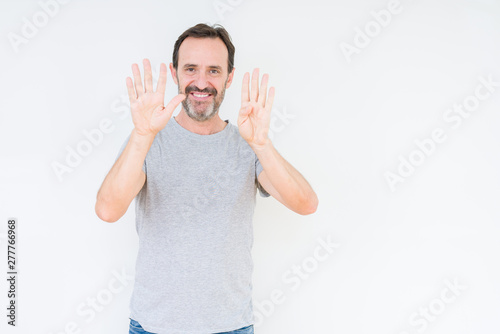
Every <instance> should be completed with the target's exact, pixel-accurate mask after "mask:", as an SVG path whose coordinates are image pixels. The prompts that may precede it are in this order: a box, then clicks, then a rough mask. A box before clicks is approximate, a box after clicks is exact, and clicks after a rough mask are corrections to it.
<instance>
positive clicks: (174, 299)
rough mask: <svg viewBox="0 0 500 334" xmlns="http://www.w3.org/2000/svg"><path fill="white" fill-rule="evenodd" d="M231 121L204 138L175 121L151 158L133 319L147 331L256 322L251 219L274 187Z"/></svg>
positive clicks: (203, 333) (162, 333) (139, 203)
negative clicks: (263, 181) (265, 184)
mask: <svg viewBox="0 0 500 334" xmlns="http://www.w3.org/2000/svg"><path fill="white" fill-rule="evenodd" d="M226 122H227V123H228V124H227V125H226V127H225V128H224V129H223V130H222V131H220V132H217V133H215V134H211V135H199V134H196V133H193V132H191V131H189V130H186V129H184V128H183V127H182V126H181V125H179V124H178V123H177V121H176V120H175V119H174V118H172V119H170V120H169V122H168V123H167V125H166V127H165V128H164V129H163V130H161V131H160V132H159V133H158V134H157V135H156V137H155V139H154V141H153V144H152V146H151V148H150V150H149V152H148V154H147V156H146V159H145V161H144V164H143V170H144V172H145V173H146V183H145V184H144V186H143V188H142V189H141V190H140V192H139V194H138V195H137V197H136V207H135V208H136V230H137V234H138V235H139V251H138V255H137V262H136V276H135V282H134V288H133V293H132V298H131V301H130V311H131V313H130V318H132V319H134V320H136V321H138V322H139V323H140V324H141V325H142V327H143V328H144V329H145V330H146V331H148V332H153V333H159V334H177V333H179V334H180V333H190V334H196V333H199V334H207V333H217V332H226V331H231V330H235V329H238V328H241V327H245V326H248V325H250V324H253V322H254V318H253V311H252V281H251V279H252V270H253V261H252V256H251V248H252V244H253V228H252V218H253V212H254V207H255V200H256V197H255V195H256V192H257V189H259V192H260V195H261V196H263V197H268V196H269V194H268V193H267V192H266V191H265V190H264V189H263V188H262V187H261V185H260V184H259V183H258V181H257V176H258V175H259V174H260V172H261V171H262V166H261V165H260V163H259V160H258V159H257V156H256V155H255V153H254V152H253V150H252V149H251V148H250V146H249V145H248V144H247V143H246V141H245V140H244V139H243V138H242V137H241V136H240V134H239V131H238V128H237V127H236V126H235V125H233V124H231V123H230V122H229V121H226ZM129 138H130V136H129V137H128V138H127V139H126V140H125V142H124V143H123V145H122V147H121V149H120V153H119V154H118V156H117V159H118V157H119V156H120V154H121V152H122V151H123V150H124V148H125V145H126V144H127V142H128V139H129Z"/></svg>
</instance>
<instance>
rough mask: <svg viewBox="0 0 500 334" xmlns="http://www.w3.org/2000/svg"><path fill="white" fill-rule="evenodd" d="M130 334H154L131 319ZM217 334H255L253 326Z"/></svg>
mask: <svg viewBox="0 0 500 334" xmlns="http://www.w3.org/2000/svg"><path fill="white" fill-rule="evenodd" d="M128 334H154V333H151V332H146V331H145V330H144V329H142V326H141V325H140V324H139V323H138V322H137V321H135V320H134V319H130V326H129V332H128ZM215 334H253V325H250V326H246V327H242V328H240V329H237V330H234V331H230V332H223V333H215Z"/></svg>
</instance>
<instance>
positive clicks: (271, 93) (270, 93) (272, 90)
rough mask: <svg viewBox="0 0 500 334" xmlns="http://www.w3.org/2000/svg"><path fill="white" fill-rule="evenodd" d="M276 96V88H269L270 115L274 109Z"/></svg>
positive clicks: (268, 110)
mask: <svg viewBox="0 0 500 334" xmlns="http://www.w3.org/2000/svg"><path fill="white" fill-rule="evenodd" d="M274 94H275V88H274V87H271V88H269V96H268V97H267V101H266V111H267V112H268V113H270V112H271V109H272V108H273V103H274Z"/></svg>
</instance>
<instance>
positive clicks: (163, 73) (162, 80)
mask: <svg viewBox="0 0 500 334" xmlns="http://www.w3.org/2000/svg"><path fill="white" fill-rule="evenodd" d="M166 84H167V65H165V64H164V63H161V64H160V77H159V78H158V84H157V85H156V92H157V93H161V94H162V95H163V96H165V86H166Z"/></svg>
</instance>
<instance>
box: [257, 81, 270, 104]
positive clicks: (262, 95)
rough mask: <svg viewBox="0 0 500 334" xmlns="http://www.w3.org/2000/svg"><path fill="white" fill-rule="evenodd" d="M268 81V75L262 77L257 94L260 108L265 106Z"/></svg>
mask: <svg viewBox="0 0 500 334" xmlns="http://www.w3.org/2000/svg"><path fill="white" fill-rule="evenodd" d="M268 81H269V75H268V74H267V73H266V74H264V75H263V76H262V82H261V83H260V92H259V101H258V102H259V104H260V105H261V106H265V103H266V96H267V83H268Z"/></svg>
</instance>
